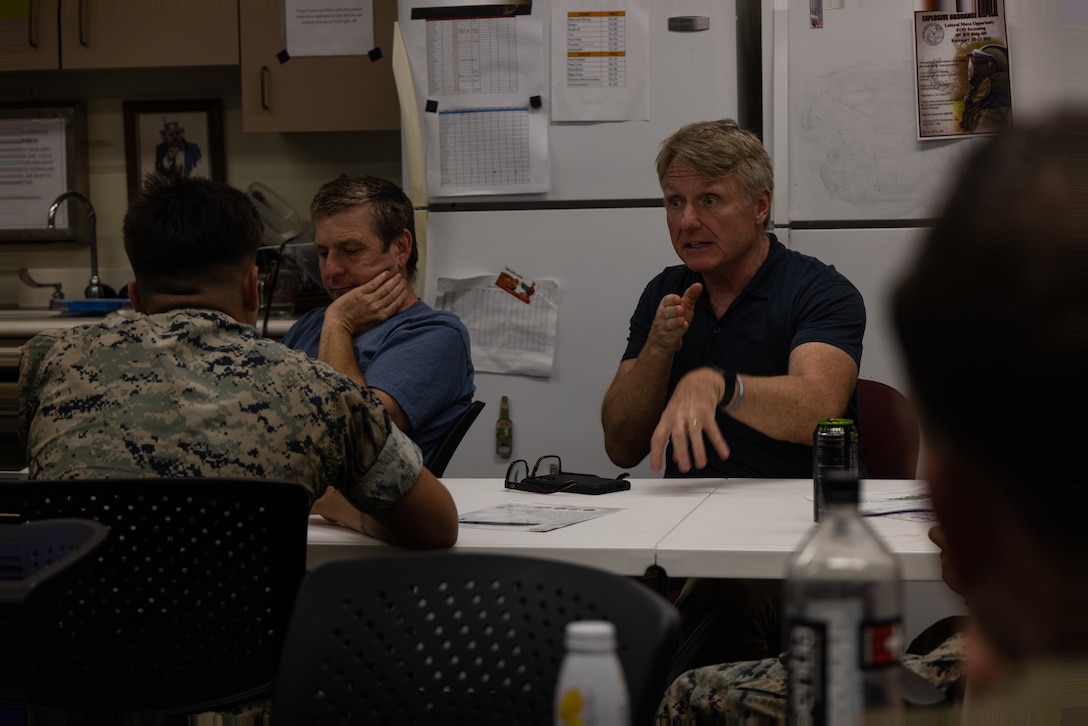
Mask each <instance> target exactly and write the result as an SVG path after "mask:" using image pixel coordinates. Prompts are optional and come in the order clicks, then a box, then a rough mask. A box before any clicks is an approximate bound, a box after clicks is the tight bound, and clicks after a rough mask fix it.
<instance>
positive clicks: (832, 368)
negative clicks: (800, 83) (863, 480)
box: [601, 119, 865, 675]
mask: <svg viewBox="0 0 1088 726" xmlns="http://www.w3.org/2000/svg"><path fill="white" fill-rule="evenodd" d="M657 173H658V179H659V180H660V182H661V189H662V192H663V193H664V198H665V212H666V220H667V222H668V228H669V235H670V237H671V238H672V245H673V248H674V249H675V250H676V254H677V255H678V256H679V257H680V260H681V261H682V262H683V263H684V264H683V265H679V266H676V267H670V268H667V269H665V270H664V271H663V272H662V273H661V274H659V275H658V276H657V277H655V278H654V279H653V280H651V281H650V283H649V284H648V285H647V286H646V289H645V291H644V292H643V294H642V299H641V300H640V301H639V303H638V307H637V308H636V309H635V313H634V315H633V316H632V317H631V328H630V335H629V336H628V343H627V350H626V351H625V352H624V355H623V360H622V362H621V363H620V366H619V370H618V371H617V373H616V377H615V379H614V380H613V381H612V385H611V386H610V387H609V389H608V392H607V393H606V394H605V398H604V404H603V407H602V412H601V420H602V424H603V426H604V436H605V449H606V451H607V453H608V456H609V458H610V459H611V460H612V461H613V462H614V463H615V464H616V465H617V466H620V467H623V468H629V467H632V466H635V465H637V464H638V463H639V462H641V461H642V460H643V459H644V458H645V457H646V455H647V454H649V455H650V466H651V468H652V469H653V470H654V471H660V470H661V468H662V465H663V464H664V467H665V474H666V476H711V477H809V476H812V433H813V430H814V429H815V428H816V422H817V421H819V420H820V419H825V418H833V417H839V416H848V417H851V418H854V417H855V416H854V413H855V410H856V394H855V387H856V385H857V378H858V369H859V366H860V364H861V344H862V337H863V336H864V333H865V303H864V301H863V300H862V297H861V294H860V293H859V292H858V291H857V289H856V288H855V287H854V286H853V285H852V284H850V282H849V281H848V280H847V279H846V278H845V277H843V276H842V275H841V274H839V273H838V272H836V271H835V269H834V268H832V267H829V266H828V265H825V264H824V263H822V262H820V261H819V260H816V259H814V258H812V257H807V256H805V255H801V254H799V253H797V252H794V251H792V250H789V249H786V248H785V247H784V246H783V245H782V244H781V243H780V242H779V241H778V240H777V239H776V238H775V236H774V235H773V234H771V233H770V232H769V231H768V229H769V227H770V211H771V193H772V190H773V187H774V180H773V173H772V169H771V161H770V158H769V157H768V155H767V152H766V150H765V149H764V148H763V144H762V143H761V142H760V140H759V138H758V137H756V136H755V135H754V134H752V133H750V132H748V131H743V130H741V129H740V128H739V127H738V126H737V124H736V123H735V122H734V121H732V120H730V119H723V120H720V121H709V122H700V123H694V124H690V125H688V126H684V127H683V128H681V129H680V130H679V131H677V132H676V133H674V134H673V135H672V136H670V137H669V138H667V139H666V140H665V141H664V142H663V143H662V145H661V149H660V151H659V153H658V156H657ZM780 588H781V583H780V582H778V581H776V580H770V579H768V580H762V581H736V580H731V581H725V580H718V581H708V580H703V581H699V580H689V581H688V583H687V584H686V585H685V589H684V591H683V592H682V593H681V596H680V600H679V601H678V603H677V604H678V606H679V607H680V609H681V614H682V627H681V630H682V643H681V650H680V653H679V654H678V656H677V658H676V663H675V664H674V668H675V669H676V670H674V675H675V674H676V673H678V672H679V671H681V670H685V669H687V668H690V667H694V666H697V665H704V664H707V663H718V662H729V661H737V660H757V659H759V658H764V657H767V656H768V655H772V656H773V655H777V652H778V649H779V648H780V644H779V640H780V630H781V625H780V623H779V602H780V598H779V595H780V593H779V589H780ZM727 607H728V608H729V610H728V611H727V610H726V608H727Z"/></svg>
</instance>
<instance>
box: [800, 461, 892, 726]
mask: <svg viewBox="0 0 1088 726" xmlns="http://www.w3.org/2000/svg"><path fill="white" fill-rule="evenodd" d="M823 485H824V499H825V501H826V503H827V514H826V516H824V517H823V518H821V520H820V522H819V524H817V525H816V527H815V529H814V530H813V532H812V533H811V534H810V535H809V536H808V538H807V539H806V540H805V541H804V542H803V543H802V544H801V547H800V549H799V550H798V551H797V552H796V553H795V554H794V555H793V557H792V559H791V560H790V563H789V567H788V569H787V572H786V616H787V622H788V626H787V627H788V632H787V644H788V651H787V668H788V672H789V675H788V678H789V680H788V697H789V716H790V718H789V723H806V724H809V723H811V724H856V723H863V722H865V721H866V720H868V719H870V718H874V719H878V720H879V722H880V723H888V722H892V723H894V721H895V718H896V715H897V713H898V712H899V711H900V710H901V709H902V703H903V699H902V677H901V666H900V654H901V652H902V647H903V636H902V624H901V621H900V608H901V605H900V602H901V595H900V572H899V563H898V561H897V560H896V559H895V557H894V556H893V555H892V554H891V553H890V552H888V550H887V549H886V548H885V547H884V544H883V543H882V542H881V541H880V538H879V536H878V535H877V534H876V532H874V531H873V530H872V529H871V528H870V526H869V524H868V523H867V522H866V521H865V520H864V519H862V518H861V517H860V516H858V507H857V504H858V487H859V485H858V478H857V474H851V473H850V472H848V471H829V472H827V475H826V476H825V478H824V482H823Z"/></svg>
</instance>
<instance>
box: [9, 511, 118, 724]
mask: <svg viewBox="0 0 1088 726" xmlns="http://www.w3.org/2000/svg"><path fill="white" fill-rule="evenodd" d="M108 531H109V530H108V529H107V528H106V527H105V526H104V525H101V524H99V523H98V522H92V521H90V520H87V519H48V520H43V521H41V522H27V523H25V524H0V704H8V705H21V704H23V703H25V701H26V689H27V681H28V673H29V671H30V669H31V667H32V662H33V656H34V654H35V653H37V652H38V644H37V643H35V642H33V638H30V637H28V630H29V628H28V627H27V621H28V620H29V614H30V613H37V616H38V617H42V618H48V617H51V616H52V615H53V614H54V611H53V610H52V609H51V608H50V607H49V603H50V602H52V601H54V600H55V599H56V598H55V597H54V594H55V592H56V591H57V590H58V589H59V588H61V587H63V585H64V583H63V580H64V577H65V576H68V575H70V573H71V571H72V568H73V566H74V565H75V564H76V563H77V562H79V561H80V560H82V559H83V558H85V557H87V555H89V554H90V553H91V552H93V551H94V550H95V549H96V548H97V547H98V546H99V545H101V544H102V543H103V542H104V541H105V539H106V534H107V532H108Z"/></svg>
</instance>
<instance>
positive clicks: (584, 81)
mask: <svg viewBox="0 0 1088 726" xmlns="http://www.w3.org/2000/svg"><path fill="white" fill-rule="evenodd" d="M567 85H568V86H570V87H572V88H578V87H582V88H589V87H598V88H599V87H607V88H621V87H623V86H626V85H627V17H626V14H625V13H624V12H622V11H615V12H576V13H568V14H567Z"/></svg>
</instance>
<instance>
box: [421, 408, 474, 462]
mask: <svg viewBox="0 0 1088 726" xmlns="http://www.w3.org/2000/svg"><path fill="white" fill-rule="evenodd" d="M484 405H485V403H484V402H483V401H473V402H472V403H470V404H469V406H468V408H467V409H465V412H464V413H462V414H461V416H460V417H459V418H458V419H457V420H456V421H454V422H453V426H450V429H449V431H447V432H446V435H445V436H444V437H443V438H442V443H440V444H439V445H438V448H437V449H435V450H434V453H433V454H431V458H430V460H429V461H426V462H424V464H426V466H427V468H428V469H429V470H430V472H431V473H432V474H434V475H435V476H442V475H443V474H445V473H446V467H447V466H449V463H450V459H452V458H453V454H454V452H455V451H457V447H458V446H460V445H461V439H463V438H465V434H467V433H468V430H469V429H470V428H472V422H473V421H475V420H476V417H477V416H479V415H480V411H483V410H484Z"/></svg>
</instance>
